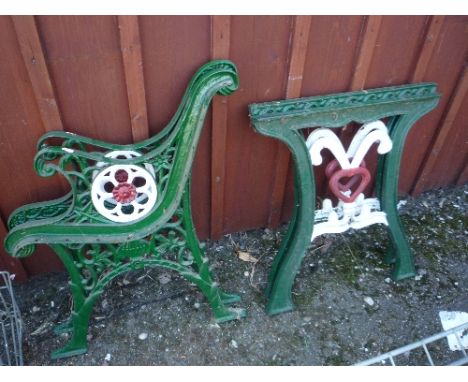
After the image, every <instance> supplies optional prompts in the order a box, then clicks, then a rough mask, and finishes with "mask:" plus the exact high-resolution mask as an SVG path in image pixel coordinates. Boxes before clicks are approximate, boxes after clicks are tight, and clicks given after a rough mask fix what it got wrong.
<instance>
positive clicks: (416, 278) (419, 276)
mask: <svg viewBox="0 0 468 382" xmlns="http://www.w3.org/2000/svg"><path fill="white" fill-rule="evenodd" d="M414 279H415V280H416V281H419V280H421V279H422V276H421V275H417V276H414Z"/></svg>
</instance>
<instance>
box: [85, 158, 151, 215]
mask: <svg viewBox="0 0 468 382" xmlns="http://www.w3.org/2000/svg"><path fill="white" fill-rule="evenodd" d="M145 167H146V166H145ZM151 169H152V167H151ZM156 198H157V188H156V183H155V181H154V178H153V175H152V174H151V173H150V172H149V171H148V169H147V168H144V167H140V166H136V165H118V164H117V165H113V166H109V167H106V168H105V169H103V170H102V171H100V172H99V173H98V174H97V175H96V176H95V178H94V180H93V185H92V187H91V199H92V201H93V205H94V207H95V208H96V210H97V211H98V212H99V213H100V214H101V215H102V216H104V217H106V218H107V219H109V220H112V221H114V222H117V223H128V222H132V221H134V220H137V219H140V218H142V217H144V216H146V215H147V214H148V213H149V212H150V211H151V209H152V208H153V207H154V205H155V204H156Z"/></svg>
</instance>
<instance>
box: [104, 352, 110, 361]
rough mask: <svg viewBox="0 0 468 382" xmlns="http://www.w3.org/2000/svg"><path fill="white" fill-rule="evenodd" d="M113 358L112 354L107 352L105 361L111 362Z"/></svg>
mask: <svg viewBox="0 0 468 382" xmlns="http://www.w3.org/2000/svg"><path fill="white" fill-rule="evenodd" d="M111 358H112V355H111V354H110V353H107V354H106V356H105V358H104V361H106V362H110V360H111Z"/></svg>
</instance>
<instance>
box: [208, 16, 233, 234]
mask: <svg viewBox="0 0 468 382" xmlns="http://www.w3.org/2000/svg"><path fill="white" fill-rule="evenodd" d="M230 31H231V17H230V16H211V57H212V59H213V60H217V59H228V58H229V46H230ZM228 101H229V99H228V97H223V96H219V95H218V96H215V97H214V98H213V103H212V126H213V127H212V131H211V220H210V229H211V239H213V240H218V239H219V238H220V237H221V235H222V234H223V228H224V224H223V223H224V183H225V182H224V179H225V170H226V163H225V158H226V136H227V116H228Z"/></svg>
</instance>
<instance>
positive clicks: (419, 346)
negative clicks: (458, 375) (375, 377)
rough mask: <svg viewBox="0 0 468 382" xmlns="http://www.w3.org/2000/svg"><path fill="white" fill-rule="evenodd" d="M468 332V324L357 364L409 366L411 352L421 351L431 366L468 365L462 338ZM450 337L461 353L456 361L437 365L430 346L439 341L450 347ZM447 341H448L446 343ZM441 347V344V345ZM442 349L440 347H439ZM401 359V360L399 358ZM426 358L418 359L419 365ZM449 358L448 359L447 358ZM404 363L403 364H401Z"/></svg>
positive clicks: (452, 360)
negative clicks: (452, 337) (454, 340)
mask: <svg viewBox="0 0 468 382" xmlns="http://www.w3.org/2000/svg"><path fill="white" fill-rule="evenodd" d="M467 331H468V322H466V323H464V324H462V325H459V326H456V327H454V328H451V329H449V330H445V331H443V332H441V333H438V334H435V335H433V336H431V337H427V338H425V339H423V340H420V341H417V342H413V343H412V344H409V345H406V346H403V347H401V348H398V349H395V350H392V351H390V352H388V353H385V354H381V355H379V356H377V357H374V358H370V359H368V360H365V361H362V362H359V363H357V364H356V366H370V365H392V366H404V365H408V360H409V359H410V355H411V352H412V351H413V352H417V351H419V352H420V353H421V350H424V355H425V358H426V362H427V363H428V364H429V365H431V366H442V365H445V366H460V365H467V364H468V355H467V352H466V350H465V349H464V347H463V344H462V337H463V334H464V333H465V336H467V335H468V334H467V333H466V332H467ZM449 336H455V338H456V341H457V343H458V348H459V349H460V350H459V351H456V352H454V355H456V357H455V359H453V357H451V358H452V359H450V360H449V361H448V362H447V360H445V362H444V363H442V364H439V365H437V364H436V361H435V357H434V356H433V355H431V352H430V349H429V346H430V345H431V344H435V343H436V342H437V341H439V342H440V341H444V342H446V344H445V346H447V347H448V343H447V341H448V337H449ZM445 339H447V341H445ZM439 345H440V344H439ZM439 349H440V346H439ZM448 352H450V350H448V351H447V352H444V353H445V354H448ZM439 353H440V350H439ZM398 357H399V358H398ZM423 358H424V357H422V358H421V357H419V358H418V363H419V362H421V360H422V359H423ZM446 358H447V357H446ZM401 362H403V363H401ZM419 365H422V362H421V363H419Z"/></svg>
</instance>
